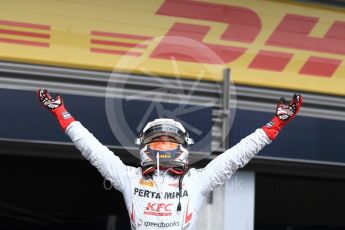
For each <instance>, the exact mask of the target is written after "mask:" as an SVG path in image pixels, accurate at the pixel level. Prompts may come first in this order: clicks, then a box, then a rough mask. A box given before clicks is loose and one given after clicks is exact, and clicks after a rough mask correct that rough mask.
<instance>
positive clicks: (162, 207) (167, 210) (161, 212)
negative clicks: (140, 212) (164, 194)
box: [144, 202, 172, 216]
mask: <svg viewBox="0 0 345 230" xmlns="http://www.w3.org/2000/svg"><path fill="white" fill-rule="evenodd" d="M144 214H145V215H152V216H171V214H172V204H165V203H152V202H149V203H148V204H147V206H146V208H145V212H144Z"/></svg>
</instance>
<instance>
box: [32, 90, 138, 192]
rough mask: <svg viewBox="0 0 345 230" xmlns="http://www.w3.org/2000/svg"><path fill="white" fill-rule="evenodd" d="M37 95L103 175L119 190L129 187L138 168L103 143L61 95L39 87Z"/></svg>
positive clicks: (82, 152) (77, 146)
mask: <svg viewBox="0 0 345 230" xmlns="http://www.w3.org/2000/svg"><path fill="white" fill-rule="evenodd" d="M37 96H38V99H39V101H40V102H41V103H42V105H43V106H44V107H45V108H47V109H48V110H49V111H50V112H52V114H53V115H54V116H55V117H56V118H57V120H58V123H59V125H60V127H61V129H62V130H63V131H64V132H65V133H66V134H67V135H68V136H69V137H70V138H71V140H72V141H73V143H74V145H75V146H76V148H77V149H78V150H79V151H80V152H81V154H82V155H83V156H84V157H85V158H86V159H87V160H89V161H90V162H91V164H92V165H93V166H95V167H96V168H97V170H98V171H99V172H100V173H101V174H102V176H103V177H104V178H105V179H107V180H109V181H111V183H112V185H113V186H114V187H115V188H116V189H117V190H119V191H123V190H124V189H125V188H127V187H128V185H129V184H128V183H129V181H130V180H129V177H131V176H130V175H131V174H133V173H135V172H136V171H137V169H135V168H133V167H129V166H126V165H125V164H124V163H123V162H122V161H121V160H120V158H119V157H118V156H116V155H114V153H113V152H112V151H110V150H109V149H108V148H107V147H106V146H104V145H102V144H101V143H100V142H99V141H98V140H97V139H96V138H95V137H94V136H93V135H92V134H91V133H90V132H89V131H88V130H87V129H86V128H85V127H84V126H83V125H82V124H81V123H80V122H78V121H76V120H75V119H74V118H73V117H72V116H71V115H70V113H69V112H68V111H67V109H66V108H65V106H64V103H63V100H62V98H61V97H60V96H57V97H56V98H52V97H51V95H50V94H49V92H48V91H47V90H42V89H39V90H38V91H37Z"/></svg>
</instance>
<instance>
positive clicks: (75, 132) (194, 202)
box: [65, 121, 271, 230]
mask: <svg viewBox="0 0 345 230" xmlns="http://www.w3.org/2000/svg"><path fill="white" fill-rule="evenodd" d="M65 132H66V134H67V135H68V136H69V137H70V138H71V139H72V141H73V142H74V145H75V146H76V147H77V148H78V149H79V150H80V152H81V153H82V155H83V156H84V157H85V158H86V159H87V160H89V161H90V162H91V164H92V165H93V166H95V167H96V168H97V169H98V171H99V172H100V173H101V174H102V176H103V177H104V178H105V179H107V180H109V181H110V182H111V183H112V185H113V186H114V187H115V188H116V189H117V190H118V191H120V192H122V194H123V197H124V200H125V203H126V206H127V210H128V213H129V216H130V221H131V227H132V230H140V229H169V230H177V229H179V230H181V229H183V230H190V229H194V225H195V222H196V219H197V216H198V212H199V210H200V207H201V205H202V203H203V201H204V200H205V198H206V197H207V194H208V193H209V192H210V191H212V190H214V189H215V188H217V187H219V186H221V185H223V184H224V183H225V182H226V181H227V180H229V179H230V177H231V175H232V174H234V173H235V172H236V170H237V169H238V168H241V167H243V166H244V165H245V164H247V163H248V162H249V161H250V160H251V159H252V158H253V157H254V156H255V155H256V154H257V153H258V152H259V151H260V150H261V149H262V148H263V147H264V146H265V145H267V144H269V143H270V142H271V141H270V139H269V138H268V137H267V135H266V134H265V132H264V131H263V130H262V129H257V130H256V131H255V132H254V133H252V134H250V135H249V136H247V137H246V138H244V139H242V140H241V142H239V143H238V144H237V145H235V146H234V147H232V148H230V149H228V150H227V151H225V152H224V153H223V154H220V155H219V156H217V157H216V158H215V159H214V160H212V161H211V162H210V163H209V164H208V165H207V166H206V167H205V168H202V169H195V168H191V169H190V170H189V171H188V172H187V173H186V175H185V176H184V178H183V181H182V191H181V193H179V177H180V176H175V175H171V174H170V173H167V172H164V171H160V172H161V173H156V174H154V175H153V176H152V177H150V178H146V177H143V175H142V170H141V168H140V167H138V168H136V167H131V166H127V165H125V164H124V163H123V162H122V161H121V160H120V158H119V157H118V156H116V155H115V154H114V153H113V152H111V151H110V150H109V149H108V148H107V147H106V146H104V145H102V144H101V143H100V142H99V141H98V140H97V139H96V138H95V137H94V136H93V135H92V134H91V133H90V132H89V131H88V130H87V129H86V128H84V127H83V126H82V125H81V123H80V122H77V121H75V122H72V123H71V124H70V125H69V126H68V128H67V129H66V131H65ZM179 196H180V202H181V211H177V206H178V203H179Z"/></svg>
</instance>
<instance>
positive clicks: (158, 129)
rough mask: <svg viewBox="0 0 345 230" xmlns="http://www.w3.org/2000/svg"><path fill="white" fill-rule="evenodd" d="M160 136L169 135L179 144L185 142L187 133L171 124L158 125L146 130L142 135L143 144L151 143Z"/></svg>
mask: <svg viewBox="0 0 345 230" xmlns="http://www.w3.org/2000/svg"><path fill="white" fill-rule="evenodd" d="M160 136H169V137H172V138H174V139H175V140H176V142H177V143H179V144H185V143H186V139H187V136H186V134H185V133H184V132H183V131H182V130H180V129H179V128H177V127H176V126H173V125H169V124H162V125H157V126H153V127H151V128H149V129H148V130H146V131H145V132H144V133H143V135H142V137H141V144H142V145H145V144H147V143H150V142H151V141H152V140H153V139H155V138H157V137H160Z"/></svg>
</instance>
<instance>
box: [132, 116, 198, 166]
mask: <svg viewBox="0 0 345 230" xmlns="http://www.w3.org/2000/svg"><path fill="white" fill-rule="evenodd" d="M136 144H137V145H139V148H140V158H141V166H142V167H143V168H144V169H147V168H150V167H156V168H158V169H159V168H160V167H162V168H182V169H185V168H187V166H188V163H189V151H188V147H189V145H192V144H194V141H193V139H192V138H190V137H189V135H188V133H187V131H186V129H185V128H184V127H183V125H182V124H181V123H180V122H177V121H174V120H173V119H166V118H160V119H155V120H154V121H151V122H149V123H147V125H146V126H145V127H144V129H143V130H142V132H141V133H140V136H139V138H137V139H136Z"/></svg>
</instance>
